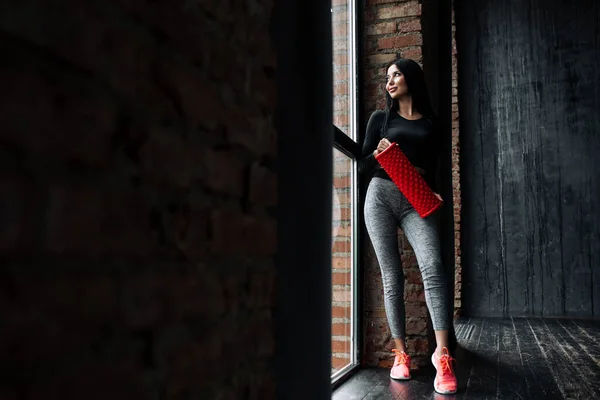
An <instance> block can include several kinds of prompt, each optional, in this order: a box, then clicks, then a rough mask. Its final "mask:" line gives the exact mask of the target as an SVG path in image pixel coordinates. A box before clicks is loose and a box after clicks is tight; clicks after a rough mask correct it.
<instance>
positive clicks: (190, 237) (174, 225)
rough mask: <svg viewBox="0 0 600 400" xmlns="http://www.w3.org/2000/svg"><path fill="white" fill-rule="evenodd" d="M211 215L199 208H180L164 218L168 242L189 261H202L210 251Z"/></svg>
mask: <svg viewBox="0 0 600 400" xmlns="http://www.w3.org/2000/svg"><path fill="white" fill-rule="evenodd" d="M209 223H210V213H209V211H208V210H207V209H203V208H199V207H195V206H192V207H179V208H178V210H176V211H174V212H170V213H167V214H166V215H165V217H164V230H165V234H166V236H167V238H168V239H167V240H168V241H169V242H170V243H174V244H175V245H176V246H177V248H178V249H179V250H180V251H181V252H182V253H183V254H185V255H186V256H187V258H188V260H201V259H202V258H203V257H204V256H205V255H206V253H207V251H208V243H207V242H208V227H209Z"/></svg>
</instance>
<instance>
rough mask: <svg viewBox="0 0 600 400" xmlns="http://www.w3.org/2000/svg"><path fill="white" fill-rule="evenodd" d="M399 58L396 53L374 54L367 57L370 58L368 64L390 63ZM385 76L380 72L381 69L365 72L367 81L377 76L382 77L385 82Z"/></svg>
mask: <svg viewBox="0 0 600 400" xmlns="http://www.w3.org/2000/svg"><path fill="white" fill-rule="evenodd" d="M397 58H398V56H397V55H396V54H395V53H389V54H372V55H369V56H368V57H367V60H368V64H369V65H379V64H386V65H387V64H390V63H392V62H393V61H395V60H396V59H397ZM384 76H385V73H384V74H381V73H380V72H379V70H367V71H366V72H365V80H366V81H367V82H369V81H371V80H373V79H375V77H377V78H381V79H382V82H383V77H384Z"/></svg>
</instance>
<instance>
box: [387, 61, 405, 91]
mask: <svg viewBox="0 0 600 400" xmlns="http://www.w3.org/2000/svg"><path fill="white" fill-rule="evenodd" d="M385 79H386V82H387V83H386V85H385V90H387V92H388V93H389V94H390V96H391V97H392V99H397V98H398V97H400V96H404V95H405V94H407V93H408V86H407V85H406V81H405V80H404V75H402V72H400V70H399V69H398V67H397V66H396V65H395V64H392V66H391V67H389V68H388V70H387V75H386V77H385Z"/></svg>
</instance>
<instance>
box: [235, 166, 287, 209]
mask: <svg viewBox="0 0 600 400" xmlns="http://www.w3.org/2000/svg"><path fill="white" fill-rule="evenodd" d="M235 176H237V174H236V175H235ZM242 187H243V186H242ZM249 196H250V201H251V202H252V203H255V204H258V205H266V206H274V205H276V204H277V176H276V175H275V174H274V173H273V172H272V171H271V170H270V169H268V168H266V167H263V166H261V165H259V164H257V163H254V164H252V166H251V167H250V194H249Z"/></svg>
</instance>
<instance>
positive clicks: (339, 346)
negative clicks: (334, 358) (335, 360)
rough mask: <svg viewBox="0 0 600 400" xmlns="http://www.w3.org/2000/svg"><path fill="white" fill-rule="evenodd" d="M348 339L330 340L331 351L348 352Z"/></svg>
mask: <svg viewBox="0 0 600 400" xmlns="http://www.w3.org/2000/svg"><path fill="white" fill-rule="evenodd" d="M350 343H351V342H350V341H349V340H332V341H331V352H332V353H346V354H349V353H350Z"/></svg>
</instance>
